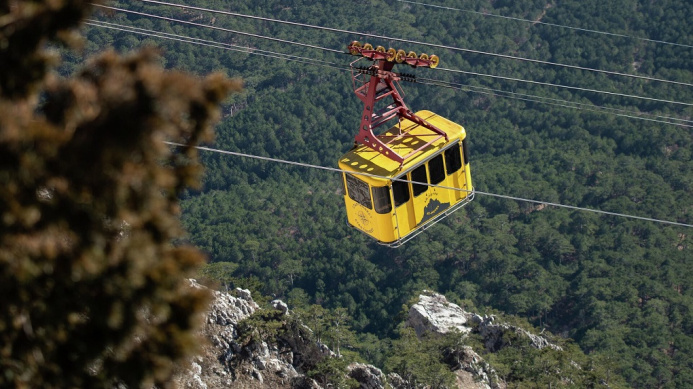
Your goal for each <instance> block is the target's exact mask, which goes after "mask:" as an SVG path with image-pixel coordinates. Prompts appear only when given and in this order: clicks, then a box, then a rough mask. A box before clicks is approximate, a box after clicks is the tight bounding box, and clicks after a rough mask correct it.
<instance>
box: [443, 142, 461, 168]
mask: <svg viewBox="0 0 693 389" xmlns="http://www.w3.org/2000/svg"><path fill="white" fill-rule="evenodd" d="M445 166H446V167H447V171H448V174H452V173H454V172H456V171H458V170H460V168H461V167H462V160H461V159H460V146H453V147H450V148H449V149H447V150H445Z"/></svg>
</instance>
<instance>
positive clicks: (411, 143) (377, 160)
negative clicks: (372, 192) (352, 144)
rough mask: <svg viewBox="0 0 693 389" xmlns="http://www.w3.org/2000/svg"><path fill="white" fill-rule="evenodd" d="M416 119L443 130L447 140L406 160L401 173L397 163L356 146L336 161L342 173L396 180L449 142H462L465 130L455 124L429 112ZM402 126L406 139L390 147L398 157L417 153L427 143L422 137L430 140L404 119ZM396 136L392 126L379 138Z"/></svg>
mask: <svg viewBox="0 0 693 389" xmlns="http://www.w3.org/2000/svg"><path fill="white" fill-rule="evenodd" d="M416 115H417V116H419V117H421V118H422V119H424V120H426V121H427V122H429V123H431V124H433V125H434V126H436V127H438V128H440V129H441V130H443V131H444V132H445V133H447V135H448V138H449V139H450V140H449V141H446V140H445V138H441V139H439V140H437V141H436V142H434V143H433V144H431V145H429V146H428V147H426V148H425V149H424V150H423V151H421V152H420V153H418V154H417V155H416V156H414V157H412V158H408V159H407V160H405V161H404V164H403V165H402V166H401V169H400V164H399V163H397V162H396V161H393V160H392V159H390V158H388V157H386V156H385V155H383V154H381V153H379V152H377V151H375V150H373V149H371V148H369V147H367V146H364V145H359V146H358V147H356V148H355V149H353V150H351V151H349V152H347V153H346V154H344V155H343V156H342V158H341V159H340V160H339V167H340V168H341V169H344V170H347V171H353V172H356V173H366V174H372V175H376V176H385V177H395V176H399V175H401V174H403V173H406V172H407V171H408V170H410V169H411V168H413V167H415V166H416V165H418V164H419V163H420V162H422V161H425V160H426V159H427V158H428V157H430V156H431V155H433V154H434V153H435V152H437V151H439V150H441V149H442V148H444V147H445V146H447V145H448V144H450V143H451V142H454V141H456V140H457V139H460V138H462V139H463V138H464V137H465V131H464V127H462V126H461V125H459V124H457V123H453V122H451V121H450V120H448V119H446V118H444V117H442V116H438V115H437V114H435V113H433V112H431V111H427V110H423V111H419V112H417V113H416ZM401 126H402V129H403V130H408V131H409V134H408V136H406V137H403V138H399V139H395V140H393V141H392V142H391V143H390V144H389V145H390V147H391V148H392V149H393V150H394V151H396V152H397V153H398V154H400V155H407V154H409V153H410V152H411V151H412V150H416V149H417V148H418V147H419V146H420V145H421V143H426V142H428V141H427V140H426V138H425V136H430V131H429V130H428V129H426V128H423V127H421V126H419V125H417V124H416V123H414V122H411V121H409V120H407V119H402V122H401ZM410 128H411V130H410ZM397 132H398V130H397V126H394V127H392V128H390V129H389V130H388V131H387V132H385V133H384V134H381V135H379V136H380V137H382V136H386V137H387V136H396V135H397ZM417 135H418V136H417ZM359 178H360V179H362V180H364V181H366V182H368V183H370V184H372V185H376V186H380V185H385V180H383V179H380V178H375V177H369V176H359Z"/></svg>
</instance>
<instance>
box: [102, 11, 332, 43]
mask: <svg viewBox="0 0 693 389" xmlns="http://www.w3.org/2000/svg"><path fill="white" fill-rule="evenodd" d="M92 5H93V6H95V7H99V8H105V9H110V10H111V11H120V12H126V13H130V14H133V15H140V16H146V17H150V18H154V19H160V20H168V21H170V22H176V23H182V24H188V25H191V26H196V27H202V28H209V29H211V30H217V31H224V32H230V33H232V34H238V35H244V36H250V37H253V38H259V39H266V40H270V41H274V42H280V43H289V44H292V45H297V46H303V47H309V48H311V49H319V50H324V51H330V52H333V53H339V54H343V53H344V52H343V51H341V50H335V49H330V48H329V47H321V46H315V45H309V44H307V43H301V42H294V41H289V40H286V39H279V38H273V37H268V36H264V35H258V34H252V33H249V32H245V31H238V30H232V29H229V28H223V27H217V26H210V25H209V24H201V23H195V22H189V21H187V20H181V19H175V18H169V17H167V16H161V15H154V14H148V13H146V12H139V11H133V10H129V9H124V8H118V7H111V6H108V5H103V4H92Z"/></svg>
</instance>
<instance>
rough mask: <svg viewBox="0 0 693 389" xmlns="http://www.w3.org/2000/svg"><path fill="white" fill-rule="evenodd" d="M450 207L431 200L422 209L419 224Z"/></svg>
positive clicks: (448, 204) (447, 204)
mask: <svg viewBox="0 0 693 389" xmlns="http://www.w3.org/2000/svg"><path fill="white" fill-rule="evenodd" d="M449 207H450V203H441V202H440V201H438V200H437V199H431V200H430V201H429V202H428V204H426V206H425V207H424V212H423V213H424V214H423V218H421V221H420V222H419V223H424V222H425V221H427V220H428V219H431V218H432V217H434V216H435V215H437V214H439V213H441V212H443V211H444V210H446V209H448V208H449Z"/></svg>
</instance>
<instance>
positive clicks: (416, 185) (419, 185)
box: [409, 161, 429, 197]
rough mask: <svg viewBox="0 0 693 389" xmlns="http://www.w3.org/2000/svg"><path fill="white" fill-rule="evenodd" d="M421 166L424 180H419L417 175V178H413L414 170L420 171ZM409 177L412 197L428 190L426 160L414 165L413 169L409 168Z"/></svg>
mask: <svg viewBox="0 0 693 389" xmlns="http://www.w3.org/2000/svg"><path fill="white" fill-rule="evenodd" d="M422 168H423V174H424V175H423V177H422V178H425V182H424V181H421V179H420V178H418V177H417V179H414V172H417V174H419V173H418V172H419V171H420V169H422ZM409 179H410V181H412V183H411V192H412V195H414V197H419V196H421V195H422V194H424V193H426V191H427V190H428V186H429V182H428V161H426V162H423V163H421V165H419V166H417V167H415V168H414V169H412V170H411V172H410V173H409Z"/></svg>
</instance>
